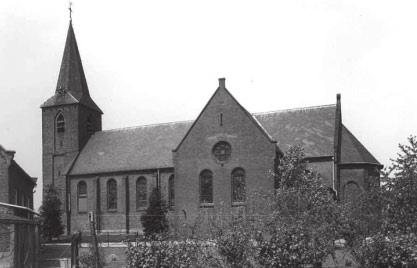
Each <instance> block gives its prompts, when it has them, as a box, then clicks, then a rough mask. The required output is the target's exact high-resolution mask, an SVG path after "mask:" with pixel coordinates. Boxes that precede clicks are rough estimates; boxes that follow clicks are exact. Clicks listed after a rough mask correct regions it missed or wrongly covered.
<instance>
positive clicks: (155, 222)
mask: <svg viewBox="0 0 417 268" xmlns="http://www.w3.org/2000/svg"><path fill="white" fill-rule="evenodd" d="M166 213H167V208H166V206H165V204H164V202H163V201H162V200H161V195H160V193H159V190H158V189H157V188H154V189H153V190H152V193H151V196H150V197H149V206H148V208H147V209H146V211H145V214H143V215H142V216H141V217H140V220H141V222H142V226H143V232H144V233H145V235H146V236H150V237H153V236H154V235H156V234H161V233H163V232H165V231H167V230H168V221H167V218H166Z"/></svg>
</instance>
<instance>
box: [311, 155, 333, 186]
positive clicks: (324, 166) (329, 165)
mask: <svg viewBox="0 0 417 268" xmlns="http://www.w3.org/2000/svg"><path fill="white" fill-rule="evenodd" d="M307 166H308V167H309V168H311V169H312V170H313V171H316V172H317V173H318V174H319V175H320V177H321V178H322V180H323V183H324V184H325V185H326V186H328V187H330V188H333V161H327V162H325V161H323V162H312V163H308V165H307Z"/></svg>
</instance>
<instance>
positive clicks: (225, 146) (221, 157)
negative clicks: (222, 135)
mask: <svg viewBox="0 0 417 268" xmlns="http://www.w3.org/2000/svg"><path fill="white" fill-rule="evenodd" d="M231 153H232V147H231V146H230V144H229V143H227V142H225V141H219V142H218V143H216V144H215V145H214V146H213V155H214V157H215V158H216V159H217V160H218V161H220V162H224V161H226V160H228V159H229V158H230V154H231Z"/></svg>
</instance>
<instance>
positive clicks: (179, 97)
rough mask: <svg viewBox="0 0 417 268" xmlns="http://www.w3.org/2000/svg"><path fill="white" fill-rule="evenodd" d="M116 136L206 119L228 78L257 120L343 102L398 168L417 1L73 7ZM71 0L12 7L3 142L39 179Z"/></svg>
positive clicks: (413, 101)
mask: <svg viewBox="0 0 417 268" xmlns="http://www.w3.org/2000/svg"><path fill="white" fill-rule="evenodd" d="M72 9H73V13H72V17H73V26H74V31H75V34H76V38H77V42H78V47H79V50H80V54H81V58H82V61H83V66H84V71H85V73H86V77H87V82H88V85H89V89H90V94H91V95H92V97H93V99H94V100H95V102H96V103H97V104H98V105H99V106H100V108H101V109H102V110H103V111H104V116H103V129H113V128H122V127H129V126H138V125H144V124H153V123H162V122H171V121H180V120H190V119H195V118H196V117H197V115H198V114H199V112H200V111H201V110H202V108H203V107H204V105H205V104H206V102H207V101H208V99H209V98H210V96H211V95H212V94H213V92H214V91H215V90H216V88H217V85H218V80H217V79H218V78H219V77H225V78H226V87H227V88H228V89H229V91H230V92H231V93H232V94H233V95H234V96H235V97H236V98H237V100H238V101H239V102H240V103H241V104H242V105H243V106H244V107H245V108H246V109H247V110H248V111H250V112H252V113H255V112H265V111H274V110H281V109H288V108H297V107H305V106H316V105H325V104H333V103H335V102H336V94H337V93H341V94H342V116H343V123H344V125H346V126H347V127H348V128H349V129H350V130H351V131H352V132H353V133H354V134H355V136H356V137H357V138H358V139H359V140H360V141H361V142H362V143H363V144H364V145H365V146H366V147H367V148H368V149H369V150H370V151H371V153H372V154H373V155H374V156H375V157H376V158H377V159H378V160H379V161H380V162H381V163H382V164H384V165H389V164H390V158H393V157H395V156H396V153H397V152H398V143H406V141H407V137H408V136H409V135H411V134H414V135H416V134H417V93H416V91H417V16H415V11H416V10H417V2H416V1H401V0H400V1H395V4H394V3H393V2H392V1H381V0H378V1H370V0H360V1H355V0H349V1H339V0H286V1H280V0H274V1H266V0H261V1H259V0H258V1H255V0H253V1H244V0H239V1H233V0H227V1H225V0H211V1H198V0H189V1H185V0H177V1H172V0H166V1H165V0H155V1H138V0H123V1H105V0H82V1H81V0H73V5H72ZM68 23H69V10H68V1H67V0H39V1H33V0H1V1H0V40H1V41H0V93H1V94H0V96H1V97H0V144H1V145H3V146H4V147H5V148H6V149H9V150H15V151H16V155H15V160H16V161H17V162H18V163H19V164H20V165H21V166H22V167H23V168H24V169H25V170H26V171H27V172H28V173H29V174H30V175H31V176H33V177H37V178H39V179H38V187H37V189H36V193H35V207H38V206H39V205H40V203H41V192H42V190H41V189H42V162H41V156H42V148H41V145H42V144H41V142H42V141H41V135H42V133H41V124H42V122H41V109H40V105H41V104H42V103H43V102H44V101H45V100H46V99H47V98H49V97H50V96H52V95H53V93H54V91H55V87H56V83H57V78H58V73H59V67H60V62H61V58H62V53H63V50H64V44H65V38H66V33H67V29H68Z"/></svg>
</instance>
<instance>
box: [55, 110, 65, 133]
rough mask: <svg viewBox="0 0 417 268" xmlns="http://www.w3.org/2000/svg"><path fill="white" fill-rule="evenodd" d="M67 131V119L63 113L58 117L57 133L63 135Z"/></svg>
mask: <svg viewBox="0 0 417 268" xmlns="http://www.w3.org/2000/svg"><path fill="white" fill-rule="evenodd" d="M64 131H65V119H64V116H63V115H62V113H59V114H58V116H57V117H56V132H58V133H62V132H64Z"/></svg>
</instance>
